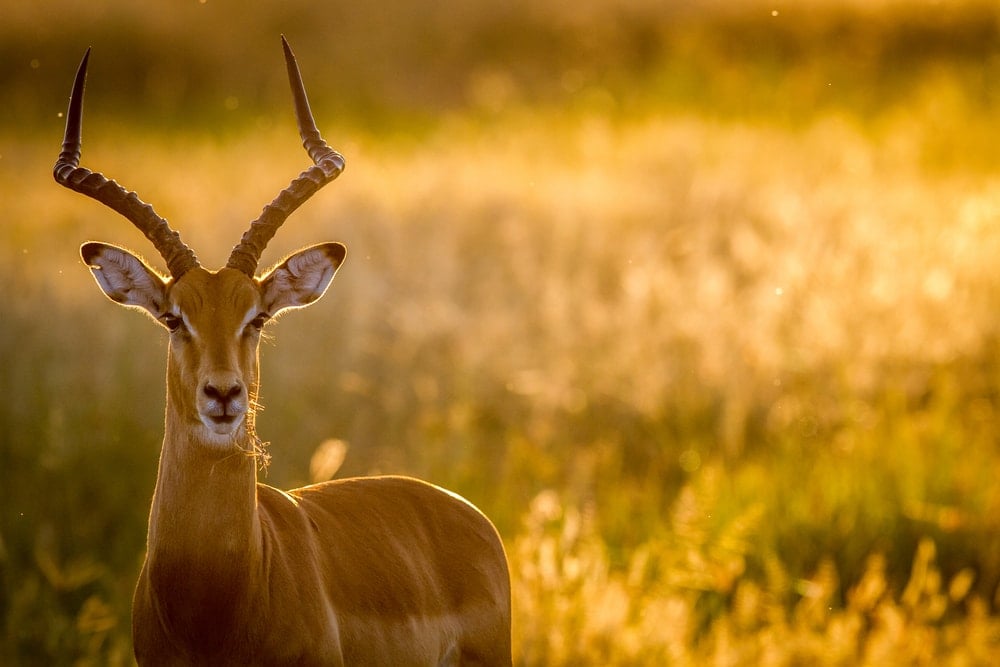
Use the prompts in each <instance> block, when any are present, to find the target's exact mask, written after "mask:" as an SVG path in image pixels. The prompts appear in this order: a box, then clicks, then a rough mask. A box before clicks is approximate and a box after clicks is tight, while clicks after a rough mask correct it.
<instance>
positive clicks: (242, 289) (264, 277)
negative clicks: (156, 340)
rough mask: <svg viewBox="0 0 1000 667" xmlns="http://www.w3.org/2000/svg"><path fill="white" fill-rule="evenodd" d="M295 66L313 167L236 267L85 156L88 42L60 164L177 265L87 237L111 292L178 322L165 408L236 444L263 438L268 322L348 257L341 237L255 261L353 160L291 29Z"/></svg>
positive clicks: (223, 442)
mask: <svg viewBox="0 0 1000 667" xmlns="http://www.w3.org/2000/svg"><path fill="white" fill-rule="evenodd" d="M282 45H283V47H284V53H285V62H286V65H287V68H288V77H289V81H290V83H291V87H292V95H293V98H294V101H295V113H296V117H297V120H298V126H299V134H300V135H301V137H302V142H303V146H304V147H305V149H306V151H307V152H308V153H309V156H310V158H311V159H312V162H313V166H311V167H309V168H308V169H306V170H305V171H303V172H302V173H301V174H299V176H298V177H297V178H295V179H294V180H293V181H292V182H291V184H290V185H289V186H288V187H287V188H285V189H284V190H282V191H281V192H280V193H279V194H278V196H277V197H276V198H275V199H274V201H272V202H271V203H270V204H268V205H267V206H265V207H264V209H263V211H262V212H261V214H260V215H259V216H258V217H257V219H256V220H254V221H253V222H252V223H251V224H250V228H249V229H248V230H247V232H246V233H245V234H244V235H243V238H242V239H241V240H240V242H239V243H238V244H237V245H236V247H235V248H233V251H232V254H231V255H230V257H229V261H228V262H227V263H226V266H225V267H224V268H222V269H219V270H217V271H210V270H207V269H205V268H204V267H202V266H201V264H200V263H199V261H198V259H197V257H196V256H195V254H194V252H193V251H192V250H191V249H190V248H189V247H188V246H186V245H185V244H184V243H183V242H182V241H181V239H180V235H179V234H178V233H177V232H175V231H173V230H172V229H171V228H170V226H169V225H168V224H167V221H166V220H164V219H163V218H161V217H160V216H158V215H157V214H156V213H155V212H154V211H153V208H152V207H151V206H150V205H148V204H146V203H144V202H142V201H141V200H140V199H139V198H138V196H137V195H136V193H135V192H129V191H126V189H125V188H123V187H122V186H121V185H119V184H118V183H116V182H115V181H113V180H109V179H108V178H106V177H105V176H104V175H102V174H100V173H97V172H92V171H90V170H89V169H86V168H85V167H81V166H80V144H81V125H82V112H83V90H84V83H85V81H86V76H87V61H88V59H89V56H90V50H89V49H88V50H87V53H86V54H85V55H84V57H83V60H82V61H81V63H80V68H79V70H78V71H77V74H76V80H75V82H74V85H73V92H72V95H71V96H70V103H69V111H68V112H67V119H66V133H65V137H64V140H63V146H62V152H61V153H60V155H59V159H58V160H57V162H56V164H55V168H54V176H55V179H56V181H57V182H58V183H60V184H61V185H64V186H66V187H68V188H70V189H72V190H75V191H76V192H79V193H81V194H84V195H87V196H88V197H91V198H93V199H96V200H97V201H99V202H101V203H103V204H105V205H107V206H109V207H110V208H112V209H114V210H115V211H117V212H118V213H120V214H121V215H123V216H124V217H125V218H126V219H128V220H129V221H131V222H132V224H134V225H135V226H136V227H138V228H139V230H140V231H141V232H142V233H143V234H144V235H145V236H146V238H148V239H149V240H150V241H151V242H152V243H153V245H154V247H155V248H156V249H157V251H158V252H159V253H160V255H161V256H162V257H163V259H164V261H165V262H166V264H167V270H168V272H169V277H167V276H162V275H160V274H159V273H158V272H157V271H155V270H154V269H152V268H151V267H150V266H149V265H148V264H146V263H145V262H144V261H143V260H142V259H140V258H139V257H137V256H136V255H133V254H132V253H130V252H129V251H127V250H125V249H123V248H120V247H117V246H114V245H110V244H107V243H95V242H90V243H85V244H84V245H83V246H82V247H81V249H80V252H81V255H82V257H83V261H84V262H85V263H86V265H87V266H88V267H90V270H91V271H92V272H93V274H94V277H95V278H96V279H97V284H98V285H99V286H100V288H101V290H103V292H104V293H105V294H106V295H107V296H108V297H109V298H111V299H112V300H113V301H115V302H117V303H120V304H122V305H125V306H130V307H134V308H139V309H142V310H145V311H146V312H147V313H149V314H150V315H152V317H153V318H154V319H155V320H156V321H157V322H159V323H160V324H161V325H163V326H164V327H165V328H166V329H167V330H168V331H169V332H170V342H169V348H168V350H169V351H168V361H167V406H168V407H167V419H168V428H169V427H170V425H171V420H172V419H175V420H177V421H178V423H177V426H179V427H180V428H181V429H183V430H185V431H186V433H188V434H190V435H191V436H192V437H193V439H194V440H197V441H199V442H201V443H204V444H206V445H208V446H210V447H214V448H220V449H223V450H227V449H229V448H232V447H234V446H235V447H242V446H243V445H245V444H247V443H249V444H251V445H253V448H254V449H255V448H256V444H257V439H256V435H255V433H254V428H253V427H254V406H255V400H256V395H257V387H258V356H257V354H258V347H259V343H260V333H261V329H262V328H263V327H264V325H265V323H267V322H268V320H270V319H271V318H273V317H275V316H276V315H278V314H279V313H280V312H282V311H283V310H286V309H289V308H299V307H302V306H306V305H308V304H310V303H312V302H313V301H315V300H316V299H318V298H319V297H321V296H322V295H323V293H324V292H325V291H326V288H327V287H328V286H329V284H330V281H331V280H332V279H333V276H334V274H335V273H336V271H337V269H338V268H339V266H340V265H341V263H342V262H343V261H344V257H345V255H346V248H345V247H344V246H343V245H341V244H340V243H322V244H319V245H314V246H310V247H308V248H305V249H303V250H299V251H298V252H295V253H293V254H291V255H289V256H288V257H286V258H285V259H284V260H282V261H281V262H280V263H278V265H277V266H275V267H274V268H272V269H270V270H269V271H266V272H264V273H263V274H261V275H259V276H258V275H256V272H257V264H258V262H259V260H260V256H261V253H262V252H263V251H264V248H265V246H266V245H267V243H268V241H270V239H271V238H272V237H273V236H274V234H275V232H276V231H277V230H278V227H280V226H281V224H282V223H283V222H284V221H285V219H286V218H287V217H288V216H289V215H290V214H291V213H292V212H293V211H294V210H295V209H296V208H298V207H299V206H300V205H301V204H302V203H303V202H305V201H306V200H307V199H309V197H310V196H312V195H313V194H314V193H315V192H316V191H317V190H319V188H321V187H323V186H324V185H326V184H327V183H329V182H330V181H332V180H333V179H335V178H336V177H337V176H339V175H340V173H341V171H343V169H344V158H343V157H342V156H341V155H340V154H339V153H337V152H336V151H334V150H333V149H332V148H330V146H329V145H328V144H327V143H326V142H325V141H324V140H323V138H322V137H321V136H320V133H319V130H318V129H317V128H316V123H315V121H314V120H313V117H312V113H311V111H310V109H309V102H308V100H307V98H306V93H305V88H304V86H303V84H302V77H301V75H300V73H299V69H298V66H297V64H296V62H295V56H294V55H293V54H292V51H291V49H290V48H289V46H288V42H287V41H285V38H284V37H282Z"/></svg>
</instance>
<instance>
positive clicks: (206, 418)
mask: <svg viewBox="0 0 1000 667" xmlns="http://www.w3.org/2000/svg"><path fill="white" fill-rule="evenodd" d="M243 416H244V413H243V412H236V413H233V412H223V413H222V414H204V413H202V415H201V423H202V424H204V425H205V427H206V428H207V429H208V430H209V431H211V432H212V433H213V434H215V435H230V434H231V433H233V432H234V431H235V430H236V429H237V428H238V427H239V425H240V424H241V423H242V422H243Z"/></svg>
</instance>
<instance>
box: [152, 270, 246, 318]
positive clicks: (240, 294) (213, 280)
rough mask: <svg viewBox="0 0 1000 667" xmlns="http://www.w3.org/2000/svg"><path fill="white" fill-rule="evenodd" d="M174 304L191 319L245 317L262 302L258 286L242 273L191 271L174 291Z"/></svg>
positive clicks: (171, 294)
mask: <svg viewBox="0 0 1000 667" xmlns="http://www.w3.org/2000/svg"><path fill="white" fill-rule="evenodd" d="M170 301H171V303H173V305H174V306H176V307H177V308H179V309H180V310H181V312H183V313H184V314H185V315H187V316H188V317H198V316H199V315H204V316H216V317H218V316H225V315H226V314H229V313H233V314H235V315H237V316H241V317H242V316H243V315H244V314H245V313H246V312H247V311H248V310H249V309H251V308H254V307H256V306H257V305H258V303H259V301H260V290H259V289H258V287H257V284H256V283H255V282H254V281H253V280H252V279H250V278H249V277H247V276H246V275H245V274H243V273H241V272H240V271H236V270H233V269H228V268H226V269H220V270H219V271H207V270H205V269H203V268H201V267H198V268H195V269H191V270H190V271H188V272H187V273H185V274H184V275H183V276H181V278H180V280H178V281H177V282H176V283H174V285H173V286H172V287H171V288H170Z"/></svg>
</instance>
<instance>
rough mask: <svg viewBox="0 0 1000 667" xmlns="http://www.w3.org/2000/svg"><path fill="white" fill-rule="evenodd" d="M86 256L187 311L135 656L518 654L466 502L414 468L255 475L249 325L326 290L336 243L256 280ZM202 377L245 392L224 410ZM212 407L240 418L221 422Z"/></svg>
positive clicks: (115, 253)
mask: <svg viewBox="0 0 1000 667" xmlns="http://www.w3.org/2000/svg"><path fill="white" fill-rule="evenodd" d="M338 253H339V254H338ZM84 259H85V260H86V261H87V263H88V264H89V265H90V266H91V268H92V270H93V271H94V273H95V276H96V277H97V278H98V283H99V284H100V285H101V286H102V288H104V289H105V290H106V292H107V293H108V294H109V296H111V297H112V298H113V299H115V300H116V301H118V302H119V303H123V304H125V305H131V306H135V307H139V308H142V309H144V310H146V311H147V312H149V313H150V314H151V315H153V317H155V318H157V319H158V320H159V321H161V322H164V323H165V324H167V325H168V326H173V325H174V324H176V320H174V318H180V320H181V322H182V324H179V325H177V327H176V328H175V329H174V331H173V332H172V333H171V334H170V346H169V352H168V364H167V408H166V425H165V437H164V441H163V449H162V452H161V456H160V465H159V472H158V476H157V481H156V489H155V492H154V495H153V503H152V509H151V512H150V521H149V533H148V545H147V546H148V552H147V555H146V560H145V563H144V565H143V568H142V573H141V574H140V577H139V582H138V585H137V587H136V591H135V597H134V602H133V620H132V628H133V638H134V642H135V654H136V659H137V660H138V662H139V664H140V665H285V664H288V665H293V664H294V665H343V664H346V665H370V664H376V665H439V664H470V665H471V664H481V665H509V664H511V653H510V582H509V575H508V571H507V561H506V557H505V555H504V551H503V546H502V544H501V541H500V538H499V536H498V534H497V532H496V530H495V529H494V527H493V525H492V524H491V523H490V521H489V520H488V519H487V518H486V517H485V516H484V515H483V514H482V513H481V512H479V510H477V509H476V508H475V507H473V506H472V505H471V504H470V503H468V502H467V501H465V500H463V499H461V498H459V497H458V496H456V495H454V494H451V493H449V492H447V491H444V490H442V489H439V488H437V487H435V486H433V485H430V484H427V483H425V482H421V481H418V480H415V479H410V478H406V477H372V478H358V479H346V480H340V481H334V482H327V483H324V484H318V485H315V486H309V487H305V488H302V489H296V490H293V491H289V492H287V493H286V492H283V491H279V490H277V489H274V488H272V487H269V486H266V485H264V484H259V483H257V480H256V471H257V460H256V456H255V452H257V451H258V443H257V438H256V435H255V434H254V430H253V427H254V401H255V398H256V393H257V386H258V368H259V363H258V357H257V353H258V344H259V332H258V331H257V329H256V327H254V325H253V323H252V321H251V320H252V319H253V318H254V317H255V316H256V315H257V314H258V312H260V313H265V314H266V315H275V314H277V311H278V310H282V309H286V308H295V307H300V306H303V305H306V304H308V303H311V302H312V301H314V300H315V299H317V298H319V296H321V295H322V293H323V291H324V290H325V289H326V286H327V284H329V281H330V279H332V276H333V273H334V272H335V271H336V269H337V267H338V266H339V264H340V261H341V260H342V259H343V252H342V247H339V248H338V247H334V244H327V245H326V246H314V247H313V248H309V249H306V250H304V251H302V252H301V253H298V254H296V255H294V256H292V257H290V258H289V259H288V260H286V261H285V262H284V263H282V264H281V265H279V266H278V267H277V268H276V269H275V270H274V271H273V272H272V273H271V274H269V275H266V276H264V277H262V278H259V279H251V278H249V277H248V276H246V275H244V274H242V273H240V272H239V271H235V270H232V269H222V270H220V271H218V272H210V271H206V270H205V269H203V268H201V267H197V268H195V269H192V270H190V271H189V272H187V273H185V274H184V275H183V276H182V277H181V278H180V279H179V280H176V281H173V282H166V281H163V280H162V279H161V278H159V277H158V276H156V275H155V274H154V273H153V272H152V271H151V270H150V269H148V267H146V266H145V265H144V264H143V263H142V262H141V261H140V260H138V259H137V258H135V257H133V256H132V255H131V254H129V253H127V252H126V251H123V250H121V249H119V248H114V247H113V246H107V245H103V244H87V245H86V246H85V247H84ZM289 266H292V267H294V268H295V270H294V271H289V270H287V268H288V267H289ZM304 267H305V268H304ZM283 268H284V269H286V270H283ZM268 308H272V309H275V311H274V312H269V311H268ZM172 320H173V321H172ZM207 384H211V385H213V386H214V387H217V389H216V390H215V391H216V395H217V394H218V393H219V392H220V391H222V390H221V389H218V388H225V387H229V388H234V387H240V388H241V389H240V391H239V392H236V391H232V398H231V400H229V401H228V402H225V405H224V406H222V407H220V400H218V399H215V398H212V394H211V392H209V393H206V391H205V387H206V385H207ZM226 391H230V390H229V389H226ZM213 401H215V403H213ZM213 411H214V414H217V415H218V414H222V415H224V416H225V417H226V418H227V419H228V418H229V416H230V414H232V413H236V412H240V411H242V414H240V416H239V419H238V420H236V419H235V418H234V420H233V422H232V424H233V426H232V430H231V431H230V432H225V429H226V428H227V426H228V424H227V423H216V421H213V419H212V417H211V414H212V413H213Z"/></svg>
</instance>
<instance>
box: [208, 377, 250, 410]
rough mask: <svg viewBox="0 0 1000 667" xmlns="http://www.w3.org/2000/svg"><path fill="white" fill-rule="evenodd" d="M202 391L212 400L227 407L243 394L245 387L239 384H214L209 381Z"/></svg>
mask: <svg viewBox="0 0 1000 667" xmlns="http://www.w3.org/2000/svg"><path fill="white" fill-rule="evenodd" d="M201 390H202V391H203V392H204V393H205V396H207V397H208V398H210V399H211V400H213V401H218V402H220V403H222V405H227V404H228V403H229V402H230V401H232V400H234V399H236V398H238V397H239V396H240V394H242V393H243V386H242V385H241V384H240V383H239V382H229V383H226V384H223V383H218V384H213V383H212V382H211V381H208V382H206V383H205V386H204V387H202V388H201Z"/></svg>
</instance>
